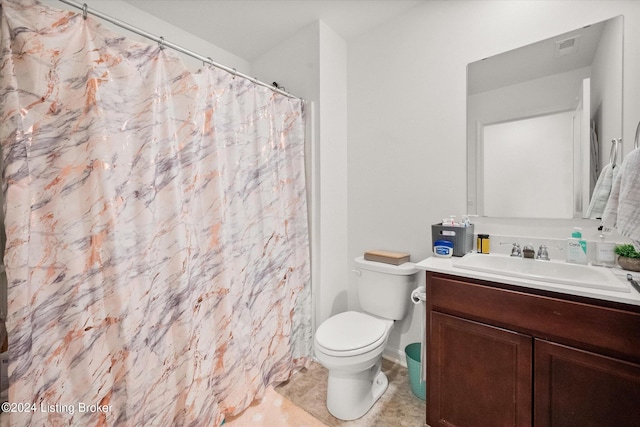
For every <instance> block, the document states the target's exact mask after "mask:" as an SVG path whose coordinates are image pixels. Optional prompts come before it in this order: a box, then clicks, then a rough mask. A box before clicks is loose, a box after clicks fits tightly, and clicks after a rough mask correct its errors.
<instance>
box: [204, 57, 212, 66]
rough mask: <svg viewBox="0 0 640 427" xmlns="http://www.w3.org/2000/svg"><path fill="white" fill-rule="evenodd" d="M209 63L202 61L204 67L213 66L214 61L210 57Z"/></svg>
mask: <svg viewBox="0 0 640 427" xmlns="http://www.w3.org/2000/svg"><path fill="white" fill-rule="evenodd" d="M207 59H208V61H202V65H203V66H207V65H213V59H211V57H210V56H207Z"/></svg>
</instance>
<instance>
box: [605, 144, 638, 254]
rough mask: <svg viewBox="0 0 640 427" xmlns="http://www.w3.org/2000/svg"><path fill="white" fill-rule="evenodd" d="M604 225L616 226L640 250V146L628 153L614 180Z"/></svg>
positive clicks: (608, 226)
mask: <svg viewBox="0 0 640 427" xmlns="http://www.w3.org/2000/svg"><path fill="white" fill-rule="evenodd" d="M602 225H603V226H604V227H607V228H615V229H616V230H617V231H618V233H620V234H621V235H622V236H625V237H628V238H629V239H631V241H632V242H633V245H634V246H635V248H636V250H637V251H640V148H636V149H635V150H633V151H632V152H631V153H629V154H628V155H627V157H626V158H625V159H624V162H622V166H620V171H619V172H618V174H617V176H615V178H614V180H613V185H612V187H611V194H610V195H609V201H608V202H607V205H606V207H605V209H604V213H603V215H602Z"/></svg>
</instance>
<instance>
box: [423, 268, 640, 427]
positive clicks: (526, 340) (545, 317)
mask: <svg viewBox="0 0 640 427" xmlns="http://www.w3.org/2000/svg"><path fill="white" fill-rule="evenodd" d="M427 331H428V332H427V424H429V425H430V426H431V427H440V426H442V427H444V426H447V427H483V426H487V427H500V426H518V427H521V426H535V427H546V426H552V427H589V426H593V427H596V426H597V427H601V426H620V427H626V426H629V427H631V426H634V427H637V426H638V425H640V307H636V306H631V305H626V304H617V303H612V302H603V301H598V300H594V299H588V298H582V297H573V296H569V295H563V294H558V293H551V292H546V291H536V290H529V289H526V288H522V287H517V286H512V285H504V284H500V283H494V282H487V281H482V280H476V279H467V278H461V277H457V276H452V275H447V274H442V273H435V272H430V271H427Z"/></svg>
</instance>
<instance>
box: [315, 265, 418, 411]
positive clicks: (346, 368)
mask: <svg viewBox="0 0 640 427" xmlns="http://www.w3.org/2000/svg"><path fill="white" fill-rule="evenodd" d="M354 262H355V270H354V272H355V273H356V275H357V276H358V285H357V289H358V300H359V301H360V306H361V311H360V312H358V311H346V312H344V313H340V314H336V315H334V316H331V317H330V318H328V319H327V320H325V321H324V322H322V324H321V325H320V326H319V327H318V329H317V331H316V334H315V340H314V349H315V354H316V358H317V360H318V362H319V363H320V364H322V365H323V366H324V367H325V368H327V369H328V370H329V382H328V385H327V409H328V410H329V412H330V413H331V414H332V415H333V416H334V417H336V418H339V419H341V420H347V421H348V420H355V419H357V418H360V417H362V416H363V415H364V414H366V413H367V412H368V411H369V409H371V407H372V406H373V404H374V403H376V401H377V400H378V399H379V398H380V396H382V394H383V393H384V392H385V390H386V389H387V386H388V384H389V381H388V380H387V377H386V375H385V374H384V373H383V372H382V371H381V369H380V368H381V367H382V351H383V350H384V347H385V345H386V343H387V339H388V338H389V334H390V333H391V330H392V329H393V325H394V322H395V321H396V320H400V319H402V318H404V317H405V316H406V314H407V311H408V309H409V305H410V304H411V300H410V295H411V291H412V290H413V289H414V288H415V286H416V281H415V280H416V273H417V272H418V269H417V268H415V266H414V265H413V264H412V263H409V262H407V263H404V264H401V265H398V266H396V265H391V264H384V263H380V262H373V261H367V260H365V259H364V257H362V256H360V257H358V258H356V259H355V260H354Z"/></svg>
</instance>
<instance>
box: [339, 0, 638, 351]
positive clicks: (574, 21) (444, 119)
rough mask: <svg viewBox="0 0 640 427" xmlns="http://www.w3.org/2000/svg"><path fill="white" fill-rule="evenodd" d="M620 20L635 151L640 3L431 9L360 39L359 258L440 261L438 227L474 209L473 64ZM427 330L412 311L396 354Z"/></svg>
mask: <svg viewBox="0 0 640 427" xmlns="http://www.w3.org/2000/svg"><path fill="white" fill-rule="evenodd" d="M620 14H622V15H624V17H625V22H624V26H625V28H624V30H625V32H624V42H625V47H624V97H625V98H624V117H623V124H624V133H623V138H624V140H625V141H627V143H625V152H629V151H630V146H631V142H629V141H633V137H634V133H635V127H636V124H637V123H638V120H640V78H638V76H640V2H637V1H633V0H631V1H577V2H576V1H553V2H551V1H544V2H541V1H518V2H505V1H455V2H447V1H430V2H425V3H424V4H422V5H420V6H419V7H416V8H414V9H412V10H410V11H409V12H408V13H406V14H404V15H403V16H401V17H399V18H397V19H394V20H393V21H391V22H389V23H387V24H384V25H382V26H380V27H378V28H375V29H373V30H372V31H370V32H368V33H366V34H364V35H362V36H360V37H358V38H357V39H355V40H351V41H350V42H349V62H348V65H349V80H348V102H349V109H348V114H349V128H348V133H349V150H348V156H349V157H348V184H349V191H348V196H349V199H348V203H349V204H348V213H349V214H348V220H349V234H348V242H349V248H348V257H349V259H351V258H353V257H355V256H356V255H358V254H361V253H362V252H363V251H364V250H366V249H372V248H380V249H390V250H402V251H407V252H409V253H411V256H412V260H413V261H419V260H421V259H423V258H425V257H427V256H430V254H431V248H430V246H431V230H430V226H431V224H434V223H436V222H438V221H439V220H440V219H441V218H443V217H446V216H448V215H450V214H458V215H459V214H464V213H465V207H466V203H465V198H466V197H465V196H466V65H467V64H468V63H470V62H473V61H477V60H480V59H482V58H485V57H488V56H491V55H495V54H497V53H501V52H504V51H507V50H511V49H514V48H517V47H519V46H523V45H526V44H529V43H533V42H536V41H538V40H542V39H545V38H548V37H551V36H554V35H557V34H561V33H564V32H567V31H570V30H573V29H575V28H578V27H581V26H584V25H587V24H591V23H594V22H599V21H602V20H605V19H608V18H611V17H614V16H617V15H620ZM474 222H475V223H476V232H488V233H498V234H512V235H526V236H529V235H533V236H536V235H538V236H544V237H552V236H558V237H566V236H567V235H568V233H570V231H571V229H572V227H573V225H579V226H582V227H583V229H584V230H589V231H590V233H585V236H587V237H589V234H591V235H592V234H593V233H595V230H593V231H591V230H592V229H595V227H594V223H593V222H589V221H573V220H544V221H543V220H539V221H533V220H497V219H484V218H482V219H480V218H479V219H475V221H474ZM349 279H350V281H349V294H350V295H354V294H355V291H354V290H353V287H354V283H355V280H354V279H353V278H351V277H349ZM422 280H424V279H422ZM354 304H355V303H354V302H353V301H351V300H350V305H354ZM421 323H422V318H421V315H420V313H419V310H414V312H413V313H412V314H411V323H410V325H409V326H408V327H407V325H406V322H405V323H402V324H401V325H399V326H400V327H396V329H395V330H394V332H393V335H392V337H391V340H390V345H389V346H388V347H387V354H388V355H392V354H394V353H395V354H401V353H400V352H401V351H403V350H404V346H405V345H406V344H408V343H411V342H414V341H418V340H419V339H420V334H421ZM398 334H399V335H398Z"/></svg>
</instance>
